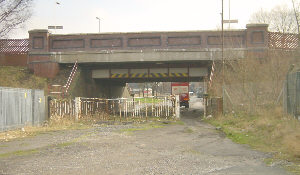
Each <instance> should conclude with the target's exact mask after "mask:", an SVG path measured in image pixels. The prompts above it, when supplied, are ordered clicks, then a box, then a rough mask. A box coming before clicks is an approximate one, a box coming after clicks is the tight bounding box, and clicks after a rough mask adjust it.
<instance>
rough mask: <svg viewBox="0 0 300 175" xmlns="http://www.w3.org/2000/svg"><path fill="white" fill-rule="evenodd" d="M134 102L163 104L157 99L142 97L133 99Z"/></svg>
mask: <svg viewBox="0 0 300 175" xmlns="http://www.w3.org/2000/svg"><path fill="white" fill-rule="evenodd" d="M134 100H135V101H140V102H141V103H159V102H163V100H162V99H158V98H148V97H143V98H135V99H134Z"/></svg>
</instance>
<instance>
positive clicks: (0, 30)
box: [0, 0, 33, 38]
mask: <svg viewBox="0 0 300 175" xmlns="http://www.w3.org/2000/svg"><path fill="white" fill-rule="evenodd" d="M32 3H33V0H0V38H3V37H6V36H7V34H8V33H9V32H10V31H11V30H13V29H15V28H18V27H20V25H22V24H23V23H24V22H26V21H27V20H28V19H29V18H30V17H31V15H32V13H31V11H32V10H31V7H32Z"/></svg>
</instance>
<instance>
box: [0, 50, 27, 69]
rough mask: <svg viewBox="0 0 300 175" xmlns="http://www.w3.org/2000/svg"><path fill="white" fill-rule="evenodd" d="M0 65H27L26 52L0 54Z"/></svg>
mask: <svg viewBox="0 0 300 175" xmlns="http://www.w3.org/2000/svg"><path fill="white" fill-rule="evenodd" d="M0 66H22V67H26V66H27V54H4V53H2V54H0Z"/></svg>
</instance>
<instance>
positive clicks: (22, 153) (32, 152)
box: [0, 149, 39, 158]
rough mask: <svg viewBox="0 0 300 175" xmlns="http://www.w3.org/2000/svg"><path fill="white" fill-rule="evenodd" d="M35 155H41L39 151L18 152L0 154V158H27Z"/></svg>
mask: <svg viewBox="0 0 300 175" xmlns="http://www.w3.org/2000/svg"><path fill="white" fill-rule="evenodd" d="M35 153H39V150H38V149H29V150H18V151H14V152H9V153H3V154H0V158H6V157H11V156H27V155H31V154H35Z"/></svg>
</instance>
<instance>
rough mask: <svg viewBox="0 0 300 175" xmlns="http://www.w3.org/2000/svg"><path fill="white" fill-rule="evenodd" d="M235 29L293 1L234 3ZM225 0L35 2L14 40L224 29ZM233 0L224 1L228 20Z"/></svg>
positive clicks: (246, 1) (237, 0) (251, 0)
mask: <svg viewBox="0 0 300 175" xmlns="http://www.w3.org/2000/svg"><path fill="white" fill-rule="evenodd" d="M230 1H231V19H238V20H239V23H238V24H234V25H232V27H234V28H245V26H246V24H247V23H248V20H249V18H250V16H251V14H253V13H254V12H255V11H257V10H259V9H261V8H263V9H271V8H273V7H274V6H277V5H284V4H285V5H287V6H289V7H291V0H230ZM56 2H59V3H60V5H58V4H56ZM221 2H222V1H221V0H35V4H34V8H33V17H32V18H31V19H30V20H29V21H28V22H27V23H26V26H23V27H22V28H21V29H18V30H16V31H15V32H14V33H13V34H12V35H11V36H10V38H28V30H32V29H46V28H47V26H49V25H59V26H63V27H64V29H63V30H56V31H52V33H97V32H98V20H97V19H96V17H97V16H98V17H100V19H101V24H100V25H101V32H136V31H178V30H209V29H216V28H218V27H220V23H221V22H220V21H221V15H220V13H221ZM228 4H229V0H224V19H228V16H229V15H228V14H229V9H228Z"/></svg>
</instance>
